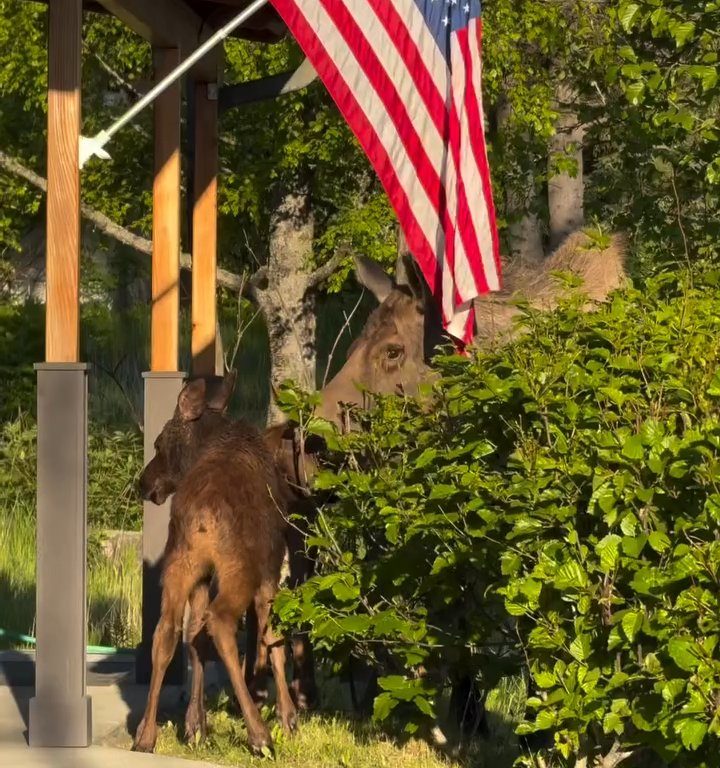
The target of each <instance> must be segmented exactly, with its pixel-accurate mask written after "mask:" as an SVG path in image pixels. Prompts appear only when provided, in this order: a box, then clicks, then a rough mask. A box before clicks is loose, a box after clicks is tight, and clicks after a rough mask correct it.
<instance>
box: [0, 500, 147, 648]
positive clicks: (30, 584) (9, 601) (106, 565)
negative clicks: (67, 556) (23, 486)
mask: <svg viewBox="0 0 720 768" xmlns="http://www.w3.org/2000/svg"><path fill="white" fill-rule="evenodd" d="M35 563H36V558H35V507H34V505H33V506H32V507H28V505H27V504H26V503H25V502H24V501H22V500H20V499H18V500H17V501H16V502H15V504H14V505H13V506H12V507H10V508H5V509H3V510H0V627H2V628H3V629H5V630H8V631H10V632H15V633H21V634H27V635H34V634H35ZM141 596H142V572H141V565H140V561H139V559H138V557H137V555H136V553H135V552H134V551H133V548H132V546H131V545H125V546H122V547H120V548H119V549H118V551H117V553H116V554H115V555H114V556H113V557H112V558H107V557H105V556H104V555H103V554H102V553H101V552H100V551H99V547H97V546H96V547H94V548H92V549H91V552H90V556H89V558H88V610H87V615H88V644H89V645H110V646H117V647H129V646H130V647H131V646H134V645H136V644H137V643H138V642H139V640H140V610H141V604H142V600H141ZM18 645H22V643H17V642H15V641H13V640H12V639H9V638H2V637H0V647H2V648H8V647H17V646H18Z"/></svg>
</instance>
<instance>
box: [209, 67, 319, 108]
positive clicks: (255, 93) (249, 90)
mask: <svg viewBox="0 0 720 768" xmlns="http://www.w3.org/2000/svg"><path fill="white" fill-rule="evenodd" d="M316 79H317V72H316V71H315V70H314V69H313V66H312V64H311V63H310V60H309V59H304V60H303V62H302V64H300V66H299V67H298V68H297V69H291V70H289V71H287V72H281V73H280V74H278V75H270V76H269V77H261V78H259V79H257V80H250V81H248V82H246V83H233V84H232V85H223V86H222V87H221V88H220V113H221V114H222V113H223V112H225V111H226V110H228V109H232V108H233V107H239V106H242V105H243V104H251V103H252V102H255V101H265V100H267V99H275V98H277V97H278V96H284V95H285V94H286V93H292V92H293V91H299V90H301V89H302V88H307V87H308V86H309V85H310V84H311V83H312V82H314V81H315V80H316Z"/></svg>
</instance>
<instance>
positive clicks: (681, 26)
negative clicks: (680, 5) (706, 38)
mask: <svg viewBox="0 0 720 768" xmlns="http://www.w3.org/2000/svg"><path fill="white" fill-rule="evenodd" d="M669 26H670V32H671V34H672V36H673V37H674V38H675V44H676V45H677V47H678V48H681V47H682V46H683V45H685V43H687V42H688V40H690V39H691V38H692V37H694V35H695V22H693V21H683V22H680V23H671V24H670V25H669Z"/></svg>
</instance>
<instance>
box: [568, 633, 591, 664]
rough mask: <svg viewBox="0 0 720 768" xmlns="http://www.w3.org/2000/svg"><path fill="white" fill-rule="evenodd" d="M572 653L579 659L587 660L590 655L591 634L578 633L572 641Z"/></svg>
mask: <svg viewBox="0 0 720 768" xmlns="http://www.w3.org/2000/svg"><path fill="white" fill-rule="evenodd" d="M570 655H571V656H572V657H573V658H574V659H577V660H578V661H585V660H586V659H587V658H588V657H589V656H590V636H589V635H578V636H577V637H576V638H575V639H574V640H573V641H572V643H570Z"/></svg>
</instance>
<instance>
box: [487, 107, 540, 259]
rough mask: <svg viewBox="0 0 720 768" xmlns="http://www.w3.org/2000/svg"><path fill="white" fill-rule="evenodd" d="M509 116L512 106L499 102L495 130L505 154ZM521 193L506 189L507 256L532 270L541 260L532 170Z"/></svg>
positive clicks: (513, 189)
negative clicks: (534, 208)
mask: <svg viewBox="0 0 720 768" xmlns="http://www.w3.org/2000/svg"><path fill="white" fill-rule="evenodd" d="M511 117H512V105H511V104H510V102H509V101H508V100H507V99H503V100H502V102H501V103H500V105H499V106H498V109H497V128H498V133H499V134H500V137H501V140H502V143H503V145H504V146H505V147H506V152H507V151H508V149H509V145H510V142H509V140H508V124H509V122H510V118H511ZM522 187H523V188H522V190H520V189H518V186H515V187H513V186H508V189H507V193H506V207H507V218H508V221H509V225H508V240H509V245H510V254H511V256H512V259H513V261H514V262H516V263H518V265H519V266H521V267H532V266H533V265H535V264H537V263H539V262H540V261H542V259H543V257H544V250H543V236H542V223H541V221H540V218H539V217H538V215H537V213H536V212H535V211H534V210H533V206H534V204H535V202H536V200H537V197H538V189H537V184H536V183H535V178H534V174H533V172H532V170H530V171H528V172H527V174H526V176H525V183H524V184H523V185H522Z"/></svg>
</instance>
